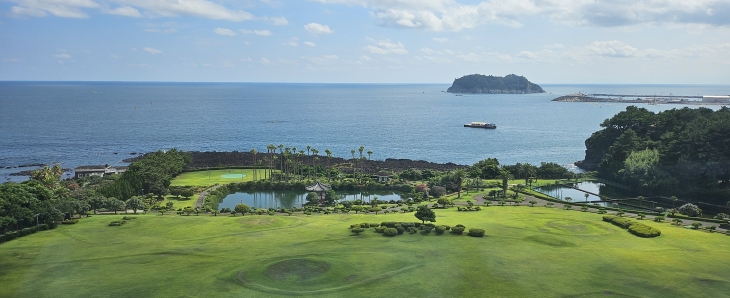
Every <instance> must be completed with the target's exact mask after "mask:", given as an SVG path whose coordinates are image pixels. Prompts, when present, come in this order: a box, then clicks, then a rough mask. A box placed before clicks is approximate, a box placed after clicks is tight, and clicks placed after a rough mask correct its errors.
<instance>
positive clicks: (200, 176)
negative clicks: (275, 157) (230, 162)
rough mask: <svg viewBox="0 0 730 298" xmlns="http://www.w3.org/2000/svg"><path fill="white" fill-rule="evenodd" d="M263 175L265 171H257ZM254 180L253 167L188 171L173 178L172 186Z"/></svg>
mask: <svg viewBox="0 0 730 298" xmlns="http://www.w3.org/2000/svg"><path fill="white" fill-rule="evenodd" d="M237 174H238V175H245V176H244V177H240V176H239V177H236V178H224V177H223V176H224V175H237ZM258 174H262V175H263V171H257V174H256V175H257V178H258ZM262 177H263V176H262ZM246 181H253V170H251V169H226V170H212V171H197V172H186V173H182V174H180V175H179V176H177V177H175V179H172V182H171V185H172V186H208V185H213V184H228V183H232V182H246Z"/></svg>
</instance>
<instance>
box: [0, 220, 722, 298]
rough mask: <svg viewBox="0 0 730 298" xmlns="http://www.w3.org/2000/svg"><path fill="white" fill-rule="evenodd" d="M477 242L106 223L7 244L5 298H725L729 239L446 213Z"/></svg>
mask: <svg viewBox="0 0 730 298" xmlns="http://www.w3.org/2000/svg"><path fill="white" fill-rule="evenodd" d="M436 213H437V220H438V222H437V223H440V224H447V225H451V226H454V225H455V224H459V223H461V224H464V225H465V226H466V227H467V229H469V228H483V229H485V230H486V231H487V236H486V237H484V238H472V237H469V236H466V235H463V236H455V235H449V234H444V235H441V236H438V235H435V234H433V233H432V234H430V235H427V236H423V235H420V234H415V235H408V234H405V235H399V236H397V237H394V238H387V237H383V236H382V235H381V234H376V233H374V232H372V231H371V230H368V231H366V232H365V233H364V234H362V235H360V236H351V233H349V231H348V229H347V227H348V226H349V224H353V223H361V222H378V223H379V222H382V221H415V220H416V219H415V217H414V216H413V213H406V214H390V215H383V214H380V215H373V214H369V215H362V214H358V215H355V214H352V213H351V214H332V215H313V216H304V215H301V214H298V213H297V214H295V215H293V216H286V215H284V216H279V215H276V216H268V215H264V216H251V215H247V216H245V217H241V216H237V217H230V216H217V217H214V216H211V215H201V216H195V215H193V216H175V215H169V214H168V215H164V216H160V215H159V214H153V213H150V214H148V215H140V216H138V218H137V219H135V220H132V221H129V222H128V223H127V224H126V225H124V226H120V227H108V226H107V223H109V222H110V221H112V220H115V219H119V218H121V217H122V216H121V215H119V216H94V217H91V218H88V219H82V220H81V222H80V223H78V224H76V225H71V226H61V227H59V229H57V230H54V231H48V232H40V233H37V234H33V235H30V236H27V237H23V238H20V239H16V240H13V241H10V242H7V243H4V244H1V245H0V285H2V286H1V287H0V297H99V296H102V297H150V296H165V297H280V296H282V295H306V294H312V295H314V294H316V296H317V297H605V296H611V297H719V296H727V295H728V293H730V275H729V274H727V268H729V267H730V237H728V236H725V235H721V234H711V233H706V232H701V231H694V230H688V229H684V228H681V227H674V226H671V225H669V224H666V223H654V222H650V221H644V223H645V224H648V225H651V226H656V227H658V228H660V229H661V230H662V236H660V237H658V238H652V239H644V238H639V237H636V236H633V235H631V234H629V233H628V232H627V231H626V230H622V229H620V228H618V227H616V226H613V225H611V224H609V223H605V222H602V221H601V216H600V215H597V214H592V213H584V212H578V211H565V210H560V209H557V208H545V207H495V206H492V207H486V208H483V211H480V212H468V213H465V212H462V213H460V212H456V211H455V210H453V209H449V210H436Z"/></svg>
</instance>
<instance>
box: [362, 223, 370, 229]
mask: <svg viewBox="0 0 730 298" xmlns="http://www.w3.org/2000/svg"><path fill="white" fill-rule="evenodd" d="M360 227H361V228H363V229H367V228H369V227H370V224H369V223H366V222H365V223H361V224H360Z"/></svg>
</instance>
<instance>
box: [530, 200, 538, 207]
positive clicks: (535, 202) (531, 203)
mask: <svg viewBox="0 0 730 298" xmlns="http://www.w3.org/2000/svg"><path fill="white" fill-rule="evenodd" d="M529 203H530V207H535V204H537V201H535V200H532V201H530V202H529Z"/></svg>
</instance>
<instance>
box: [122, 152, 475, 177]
mask: <svg viewBox="0 0 730 298" xmlns="http://www.w3.org/2000/svg"><path fill="white" fill-rule="evenodd" d="M189 153H190V157H191V159H192V161H191V162H190V164H189V165H188V166H189V168H191V169H204V168H214V167H249V166H253V165H256V161H258V160H264V158H271V157H273V156H277V157H278V156H279V154H278V153H276V154H274V153H259V154H257V155H256V156H255V159H256V160H254V155H253V154H251V153H250V152H238V151H233V152H199V151H192V152H189ZM145 156H146V154H144V155H139V156H137V157H134V158H128V159H125V160H124V162H134V161H137V160H140V159H142V158H144V157H145ZM315 157H317V159H315ZM280 161H281V160H280V159H279V160H277V168H278V165H279V162H280ZM298 161H299V162H302V163H304V164H307V165H314V164H321V165H322V166H327V165H329V166H332V167H335V168H338V169H339V170H340V171H342V172H343V173H351V172H352V162H353V160H352V159H344V158H341V157H332V158H331V159H328V158H327V156H322V155H319V156H314V155H307V156H303V157H300V158H298ZM264 164H266V162H264ZM465 167H466V166H465V165H458V164H455V163H444V164H440V163H433V162H428V161H424V160H410V159H393V158H388V159H386V160H365V161H359V162H358V164H357V168H358V169H362V170H363V171H365V172H366V173H376V172H378V171H382V170H387V171H393V172H400V171H404V170H407V169H414V170H426V169H428V170H437V171H448V170H455V169H459V168H465Z"/></svg>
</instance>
